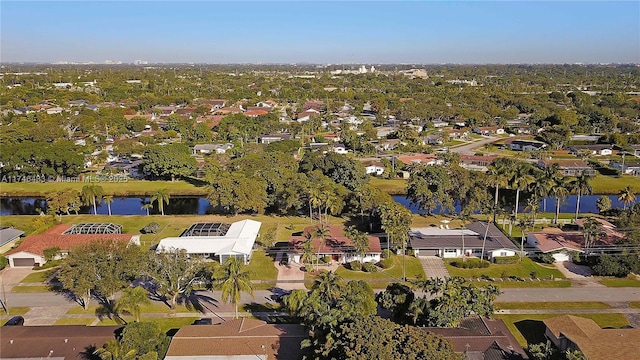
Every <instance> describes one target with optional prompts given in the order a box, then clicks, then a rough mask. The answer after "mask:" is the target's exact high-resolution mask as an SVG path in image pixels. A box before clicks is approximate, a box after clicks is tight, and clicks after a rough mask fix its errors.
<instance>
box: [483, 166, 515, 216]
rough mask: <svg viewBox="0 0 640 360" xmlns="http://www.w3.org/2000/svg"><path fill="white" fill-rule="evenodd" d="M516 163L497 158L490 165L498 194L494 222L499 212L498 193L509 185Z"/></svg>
mask: <svg viewBox="0 0 640 360" xmlns="http://www.w3.org/2000/svg"><path fill="white" fill-rule="evenodd" d="M515 164H516V163H515V161H514V160H513V159H510V158H502V157H500V158H497V159H495V160H494V161H493V162H492V163H491V164H489V166H488V168H489V173H490V174H491V175H492V178H493V181H494V183H495V184H496V193H495V196H494V203H493V222H495V221H496V213H497V211H498V192H499V189H500V187H501V186H506V185H507V180H508V179H510V178H511V177H512V173H513V172H514V169H515Z"/></svg>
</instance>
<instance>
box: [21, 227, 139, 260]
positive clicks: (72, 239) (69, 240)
mask: <svg viewBox="0 0 640 360" xmlns="http://www.w3.org/2000/svg"><path fill="white" fill-rule="evenodd" d="M70 227H71V225H69V224H60V225H56V226H54V227H52V228H51V229H49V230H47V232H45V233H43V234H38V235H31V236H27V237H26V238H25V239H24V240H23V241H22V243H21V244H20V246H18V247H17V248H15V249H13V250H11V251H9V253H8V254H9V255H10V254H15V253H18V252H21V251H24V252H28V253H31V254H36V255H41V256H44V250H45V249H49V248H52V247H59V248H60V250H69V249H72V248H74V247H77V246H80V245H84V244H87V243H90V242H93V241H116V242H129V241H130V240H131V238H132V237H133V235H132V234H65V235H63V234H62V233H63V232H64V231H65V230H67V229H68V228H70Z"/></svg>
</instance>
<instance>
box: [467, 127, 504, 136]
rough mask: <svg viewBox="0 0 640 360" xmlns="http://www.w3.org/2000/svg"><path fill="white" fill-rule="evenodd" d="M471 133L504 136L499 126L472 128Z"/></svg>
mask: <svg viewBox="0 0 640 360" xmlns="http://www.w3.org/2000/svg"><path fill="white" fill-rule="evenodd" d="M472 131H473V133H474V134H478V135H485V136H489V135H502V134H504V129H503V128H501V127H499V126H484V127H476V128H473V130H472Z"/></svg>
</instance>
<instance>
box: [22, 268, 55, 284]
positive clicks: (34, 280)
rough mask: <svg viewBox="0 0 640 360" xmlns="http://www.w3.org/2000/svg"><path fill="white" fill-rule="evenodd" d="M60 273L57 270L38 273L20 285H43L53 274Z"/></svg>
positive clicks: (27, 277) (23, 280) (26, 278)
mask: <svg viewBox="0 0 640 360" xmlns="http://www.w3.org/2000/svg"><path fill="white" fill-rule="evenodd" d="M56 271H58V269H57V268H54V269H47V270H44V271H38V272H34V273H31V274H29V275H27V276H26V277H25V278H24V279H22V280H21V281H20V283H41V282H45V280H47V279H48V278H49V276H51V275H52V274H53V273H55V272H56Z"/></svg>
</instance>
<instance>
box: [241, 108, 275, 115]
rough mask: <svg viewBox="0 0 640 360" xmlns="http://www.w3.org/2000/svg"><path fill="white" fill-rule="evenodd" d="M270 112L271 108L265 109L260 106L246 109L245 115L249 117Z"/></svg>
mask: <svg viewBox="0 0 640 360" xmlns="http://www.w3.org/2000/svg"><path fill="white" fill-rule="evenodd" d="M268 113H269V110H265V109H262V108H259V109H256V108H249V109H247V111H245V113H244V115H245V116H249V117H258V116H262V115H267V114H268Z"/></svg>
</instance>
